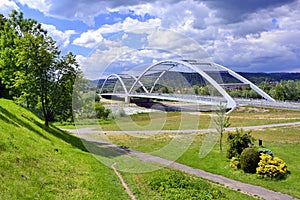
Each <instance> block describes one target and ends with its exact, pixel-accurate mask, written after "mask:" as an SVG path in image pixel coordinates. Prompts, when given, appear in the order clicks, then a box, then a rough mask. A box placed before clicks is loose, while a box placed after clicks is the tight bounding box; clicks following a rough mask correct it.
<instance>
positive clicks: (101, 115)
mask: <svg viewBox="0 0 300 200" xmlns="http://www.w3.org/2000/svg"><path fill="white" fill-rule="evenodd" d="M95 111H96V117H97V118H98V119H107V118H108V116H109V115H110V114H111V111H110V110H109V109H106V108H105V107H104V106H103V105H102V104H101V103H100V102H95Z"/></svg>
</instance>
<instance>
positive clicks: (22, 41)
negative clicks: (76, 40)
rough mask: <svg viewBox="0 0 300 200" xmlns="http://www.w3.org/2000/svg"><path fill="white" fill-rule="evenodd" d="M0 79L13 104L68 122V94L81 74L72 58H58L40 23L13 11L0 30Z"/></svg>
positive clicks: (68, 56) (55, 47) (47, 117)
mask: <svg viewBox="0 0 300 200" xmlns="http://www.w3.org/2000/svg"><path fill="white" fill-rule="evenodd" d="M0 41H1V42H0V79H1V82H2V83H1V85H3V86H4V87H5V88H6V89H8V90H9V91H10V93H9V96H10V98H12V99H15V100H16V102H18V103H20V104H22V105H24V106H26V107H28V108H31V109H32V110H35V111H39V112H38V113H41V114H42V116H43V117H44V120H45V124H46V125H47V126H48V123H49V122H50V121H54V120H59V121H66V120H70V121H72V92H73V85H74V82H75V79H76V77H77V76H79V75H80V74H81V71H80V70H79V66H78V63H77V61H76V58H75V55H73V54H72V53H68V54H67V55H65V56H61V52H60V51H59V49H58V47H57V46H56V42H55V41H54V40H53V39H52V38H51V37H50V36H49V35H48V33H47V31H46V30H44V29H43V28H42V27H41V24H40V23H38V22H37V21H35V20H33V19H25V18H24V17H23V14H22V13H18V12H17V11H13V12H12V13H11V14H10V16H9V18H7V19H5V21H4V25H3V28H2V29H0Z"/></svg>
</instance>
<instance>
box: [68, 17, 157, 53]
mask: <svg viewBox="0 0 300 200" xmlns="http://www.w3.org/2000/svg"><path fill="white" fill-rule="evenodd" d="M159 26H160V20H159V19H149V20H148V21H146V22H141V21H139V20H137V19H132V18H130V17H127V18H126V19H125V20H124V21H123V22H118V23H115V24H112V25H108V24H105V25H103V26H101V27H100V28H99V29H97V30H88V31H87V32H84V33H82V34H81V35H80V37H79V38H76V39H75V40H74V41H73V44H75V45H78V46H83V47H87V48H93V47H96V46H97V45H98V44H99V43H100V42H101V41H103V37H102V35H103V34H106V33H117V32H120V31H125V32H128V31H129V32H139V31H140V30H143V29H149V28H157V27H159ZM125 37H126V35H125Z"/></svg>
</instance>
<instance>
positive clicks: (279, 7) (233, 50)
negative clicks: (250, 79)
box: [0, 0, 300, 78]
mask: <svg viewBox="0 0 300 200" xmlns="http://www.w3.org/2000/svg"><path fill="white" fill-rule="evenodd" d="M12 9H16V10H19V11H22V12H23V13H24V15H25V17H28V18H34V19H36V20H37V21H38V22H40V23H42V24H43V26H44V27H45V28H46V29H47V30H48V32H49V34H50V35H51V36H52V37H53V38H54V39H55V40H56V41H57V43H58V45H59V46H60V48H61V50H62V52H63V53H66V52H68V51H72V52H74V53H75V54H76V55H77V58H78V61H79V62H80V63H82V68H83V70H84V72H85V74H86V76H87V77H89V78H96V77H97V75H96V74H97V73H100V72H101V70H102V71H103V70H104V68H105V67H106V66H107V65H109V63H111V62H112V61H114V60H116V59H117V58H119V57H120V55H123V54H124V52H135V53H130V55H131V57H132V58H135V62H136V63H140V64H141V63H143V62H145V60H139V56H137V55H140V54H141V52H140V53H139V54H138V53H137V52H136V51H134V50H136V49H137V48H140V49H143V48H145V45H146V46H147V45H148V46H149V45H150V46H151V47H153V45H154V44H155V45H157V44H159V45H158V46H155V45H154V46H155V47H159V48H161V49H163V50H168V51H172V52H176V53H178V54H180V53H182V52H183V49H185V50H187V49H189V50H190V49H191V48H192V49H193V48H194V46H195V45H196V43H197V44H198V45H199V46H201V49H203V51H205V52H206V53H207V55H209V56H210V57H211V59H212V60H213V61H214V62H216V63H219V64H222V65H224V66H226V67H228V68H231V69H233V70H235V71H243V72H300V0H281V1H279V0H278V1H277V0H273V1H269V0H245V1H240V0H224V1H219V0H209V1H201V0H163V1H162V0H161V1H159V0H153V1H147V0H130V1H128V0H126V1H125V0H102V1H99V0H89V1H86V0H63V1H62V0H1V2H0V13H2V14H4V15H6V16H7V15H8V14H9V13H10V12H11V10H12ZM145 28H147V29H149V30H150V29H152V30H156V29H158V28H163V29H166V30H169V31H167V32H164V33H163V34H162V35H158V34H156V33H154V34H153V32H152V33H150V32H149V31H145V30H144V31H138V30H139V29H145ZM174 33H175V34H174ZM114 35H116V36H114ZM179 35H180V37H179V38H181V39H179V40H178V36H179ZM154 36H155V37H154ZM182 36H184V37H186V38H188V40H185V39H182ZM121 39H122V40H123V41H122V42H119V41H120V40H121ZM141 41H143V42H141ZM145 41H146V42H145ZM180 41H181V42H182V43H180ZM187 41H188V42H187ZM150 43H151V44H150ZM175 43H176V44H177V45H175ZM170 44H173V46H171V45H170ZM99 45H100V46H99ZM178 45H183V46H182V49H181V50H182V51H180V52H179V51H177V50H174V49H176V48H178ZM198 48H199V47H198ZM196 49H197V48H195V49H194V50H196ZM199 49H200V48H199ZM142 52H143V55H145V54H148V58H149V57H151V56H152V57H153V60H157V59H159V57H158V55H153V54H150V53H149V51H145V49H143V51H142ZM183 54H184V53H183ZM161 55H162V56H161V58H163V56H167V55H165V54H161ZM125 57H126V56H125ZM127 57H128V56H127ZM91 62H96V63H98V64H95V63H94V64H91ZM83 63H89V64H83ZM99 63H101V64H99ZM143 64H145V63H143ZM94 68H97V69H98V70H96V71H93V69H94Z"/></svg>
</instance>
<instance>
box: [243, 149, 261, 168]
mask: <svg viewBox="0 0 300 200" xmlns="http://www.w3.org/2000/svg"><path fill="white" fill-rule="evenodd" d="M259 156H260V154H259V152H258V151H257V150H256V149H254V148H246V149H244V150H243V152H242V153H241V157H240V163H241V169H242V170H243V171H244V172H246V173H255V172H256V168H257V167H258V162H259V161H260V157H259Z"/></svg>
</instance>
